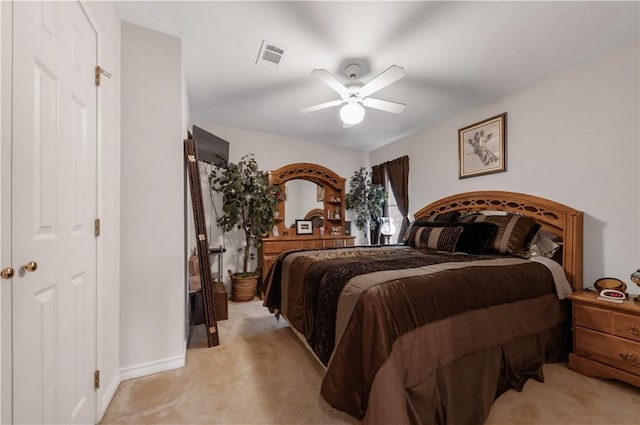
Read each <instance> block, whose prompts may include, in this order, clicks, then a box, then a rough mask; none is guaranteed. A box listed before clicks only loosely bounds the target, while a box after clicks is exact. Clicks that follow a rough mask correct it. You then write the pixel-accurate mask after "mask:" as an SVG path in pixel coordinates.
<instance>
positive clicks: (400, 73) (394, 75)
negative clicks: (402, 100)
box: [360, 65, 405, 97]
mask: <svg viewBox="0 0 640 425" xmlns="http://www.w3.org/2000/svg"><path fill="white" fill-rule="evenodd" d="M404 75H405V73H404V69H402V68H400V67H399V66H398V65H391V66H390V67H389V68H387V69H386V70H384V71H382V73H381V74H379V75H378V76H377V77H376V78H374V79H373V80H371V81H369V82H368V83H367V84H365V85H364V86H362V87H361V88H360V96H362V97H367V96H369V95H370V94H373V93H375V92H377V91H378V90H380V89H382V88H384V87H387V86H388V85H389V84H391V83H395V82H396V81H398V80H399V79H400V78H402V77H404Z"/></svg>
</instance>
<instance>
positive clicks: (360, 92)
mask: <svg viewBox="0 0 640 425" xmlns="http://www.w3.org/2000/svg"><path fill="white" fill-rule="evenodd" d="M345 71H346V72H347V75H348V76H349V78H350V79H351V80H352V81H351V82H349V83H348V84H346V85H344V84H342V83H341V82H340V81H338V80H337V79H336V78H335V77H334V76H333V75H331V74H330V73H329V71H327V70H326V69H314V70H313V71H312V72H311V75H313V76H314V77H316V78H317V79H318V80H320V81H322V82H323V83H325V84H326V85H328V86H329V87H330V88H332V89H333V90H335V91H336V92H337V93H338V94H339V95H340V99H338V100H332V101H331V102H325V103H321V104H319V105H314V106H309V107H307V108H303V109H301V110H300V112H302V113H303V114H306V113H308V112H314V111H319V110H321V109H326V108H331V107H333V106H339V105H343V106H342V108H340V119H342V122H343V124H344V125H343V126H344V127H345V128H348V127H352V126H354V125H356V124H358V123H360V122H361V121H362V120H363V119H364V113H365V110H364V108H363V106H366V107H369V108H374V109H379V110H381V111H386V112H393V113H394V114H399V113H400V112H402V111H404V108H405V106H406V105H405V104H404V103H398V102H390V101H388V100H381V99H374V98H372V97H369V96H370V95H372V94H373V93H375V92H377V91H378V90H380V89H382V88H384V87H386V86H388V85H389V84H391V83H395V82H396V81H398V80H399V79H401V78H402V77H404V76H405V73H404V69H402V68H401V67H399V66H397V65H391V66H390V67H389V68H387V69H386V70H384V71H383V72H382V73H381V74H379V75H378V76H377V77H375V78H374V79H373V80H371V81H369V82H368V83H366V84H364V85H363V84H362V83H360V82H358V81H356V78H357V77H358V73H359V72H360V65H358V64H356V63H352V64H349V65H347V66H346V67H345Z"/></svg>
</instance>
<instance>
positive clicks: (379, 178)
mask: <svg viewBox="0 0 640 425" xmlns="http://www.w3.org/2000/svg"><path fill="white" fill-rule="evenodd" d="M371 183H373V184H379V185H381V186H382V188H383V189H385V190H386V189H387V184H386V183H387V182H386V177H385V170H384V164H380V165H374V166H373V167H371ZM383 208H384V209H383V215H384V216H385V217H386V216H388V215H389V205H388V204H387V202H386V201H385V203H384V207H383ZM369 234H370V239H369V240H370V241H371V243H372V244H374V245H375V244H378V243H379V242H380V223H378V224H377V225H376V228H375V229H373V230H371V232H370V233H369Z"/></svg>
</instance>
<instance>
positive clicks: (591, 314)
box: [573, 303, 613, 332]
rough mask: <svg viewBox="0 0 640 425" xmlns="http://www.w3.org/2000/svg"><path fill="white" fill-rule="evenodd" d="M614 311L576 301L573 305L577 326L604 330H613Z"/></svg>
mask: <svg viewBox="0 0 640 425" xmlns="http://www.w3.org/2000/svg"><path fill="white" fill-rule="evenodd" d="M612 314H613V313H612V312H610V311H609V310H605V309H602V308H598V307H592V306H590V305H584V304H578V303H575V304H574V307H573V315H574V322H575V324H576V326H584V327H585V328H589V329H595V330H598V331H602V332H613V325H612V317H613V316H612Z"/></svg>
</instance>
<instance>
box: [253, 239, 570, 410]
mask: <svg viewBox="0 0 640 425" xmlns="http://www.w3.org/2000/svg"><path fill="white" fill-rule="evenodd" d="M265 305H266V306H267V307H270V308H271V309H273V310H275V311H278V312H281V313H282V314H283V315H284V316H285V317H286V318H287V320H288V321H289V322H290V324H291V325H292V326H293V327H294V328H296V329H297V330H298V331H299V332H300V333H301V334H302V335H304V337H305V338H306V339H307V342H308V343H309V345H310V346H311V348H312V349H313V351H314V352H315V354H316V355H317V357H318V358H319V359H320V360H321V361H322V362H323V363H324V364H325V365H327V372H326V375H325V377H324V379H323V383H322V390H321V392H322V395H323V397H324V398H325V399H326V400H327V401H328V402H329V404H331V405H332V406H333V407H335V408H337V409H340V410H343V411H345V412H347V413H349V414H350V415H352V416H354V417H357V418H363V419H364V421H365V422H367V423H481V422H483V421H484V420H485V419H486V417H487V415H488V411H489V408H490V406H491V404H492V403H493V400H494V399H495V397H496V396H497V395H498V394H500V393H501V392H503V391H505V390H506V389H508V388H516V389H520V388H521V387H522V385H523V384H524V382H525V381H526V379H527V378H529V377H536V378H537V379H542V373H541V367H542V364H543V363H544V361H545V358H547V359H551V360H554V359H559V358H561V357H562V355H563V351H562V350H561V346H562V345H561V342H562V336H563V335H562V330H561V329H562V328H561V327H560V326H559V325H561V324H562V323H563V322H564V321H565V318H566V315H565V314H564V310H563V309H562V308H561V304H560V302H559V301H558V299H557V297H556V295H555V290H554V284H553V280H552V278H551V274H550V272H549V271H548V269H547V268H546V267H545V266H542V265H540V264H538V263H533V262H529V261H527V260H522V259H517V258H504V257H499V258H497V257H488V256H470V255H466V254H449V253H436V252H434V251H428V250H418V249H414V248H409V247H367V248H355V249H354V248H350V249H335V250H319V251H304V252H289V253H284V254H282V255H281V256H280V258H279V260H278V261H277V262H276V264H275V265H274V267H273V269H272V272H271V276H270V280H269V282H268V287H267V291H266V298H265Z"/></svg>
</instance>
